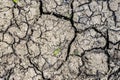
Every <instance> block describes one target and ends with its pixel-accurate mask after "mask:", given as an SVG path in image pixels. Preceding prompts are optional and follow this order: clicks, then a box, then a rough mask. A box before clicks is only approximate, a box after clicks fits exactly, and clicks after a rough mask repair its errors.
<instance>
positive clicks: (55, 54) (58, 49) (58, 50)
mask: <svg viewBox="0 0 120 80" xmlns="http://www.w3.org/2000/svg"><path fill="white" fill-rule="evenodd" d="M59 52H60V48H57V49H55V50H54V52H53V55H54V56H57V55H58V54H59Z"/></svg>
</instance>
